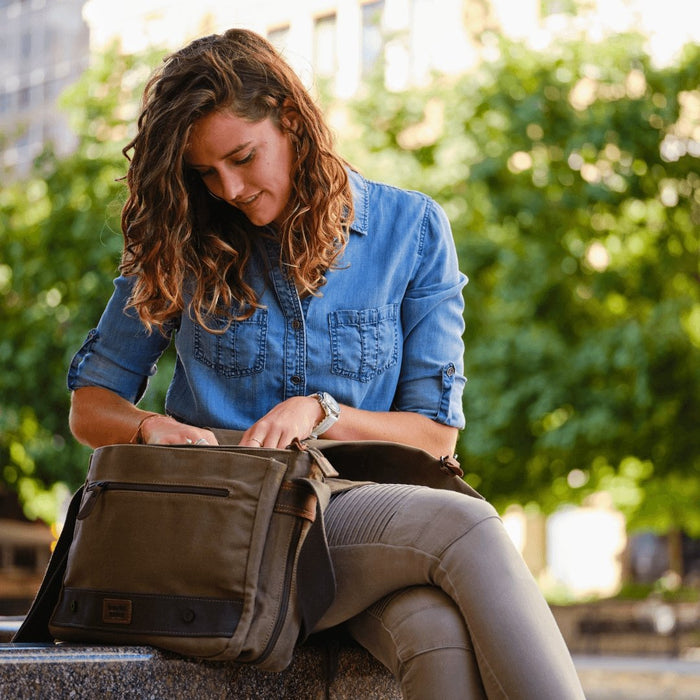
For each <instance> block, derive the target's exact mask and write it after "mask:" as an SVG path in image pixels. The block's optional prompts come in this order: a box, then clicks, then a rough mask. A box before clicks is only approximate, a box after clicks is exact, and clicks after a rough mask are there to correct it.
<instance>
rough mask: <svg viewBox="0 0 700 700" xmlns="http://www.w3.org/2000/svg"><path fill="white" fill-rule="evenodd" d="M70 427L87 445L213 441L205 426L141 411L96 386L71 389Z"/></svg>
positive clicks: (170, 443)
mask: <svg viewBox="0 0 700 700" xmlns="http://www.w3.org/2000/svg"><path fill="white" fill-rule="evenodd" d="M150 416H153V417H152V418H151V417H150ZM146 418H148V421H145V419H146ZM70 429H71V432H72V433H73V435H74V436H75V438H76V440H78V441H79V442H82V443H83V444H85V445H89V446H90V447H100V446H102V445H113V444H116V443H128V442H137V441H138V442H146V443H155V444H162V445H167V444H169V445H173V444H184V443H187V442H191V443H195V442H197V441H198V440H206V441H207V442H208V443H209V444H212V445H213V444H216V438H215V437H214V436H213V435H212V433H211V432H210V431H208V430H205V429H203V428H196V427H194V426H191V425H185V424H184V423H179V422H178V421H176V420H175V419H174V418H170V417H169V416H165V415H160V414H154V413H151V412H149V411H142V410H141V409H139V408H136V406H134V405H133V404H131V403H130V402H129V401H127V400H126V399H123V398H122V397H121V396H119V395H118V394H115V393H114V392H113V391H110V390H109V389H103V388H102V387H97V386H87V387H82V388H80V389H76V390H75V391H74V392H73V394H72V397H71V409H70Z"/></svg>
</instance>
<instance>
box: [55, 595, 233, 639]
mask: <svg viewBox="0 0 700 700" xmlns="http://www.w3.org/2000/svg"><path fill="white" fill-rule="evenodd" d="M242 608H243V603H242V602H241V601H236V600H223V599H216V598H193V597H189V596H168V595H152V594H143V593H123V592H117V591H94V590H90V589H85V588H66V589H64V590H63V593H62V595H61V599H60V600H59V602H58V605H57V606H56V609H55V611H54V614H53V616H52V618H51V624H52V625H55V626H57V627H71V628H79V629H84V630H96V631H97V630H99V631H101V632H116V633H120V634H125V635H129V634H154V635H155V634H157V635H163V636H175V637H179V636H182V637H230V636H232V635H233V632H234V631H235V629H236V626H237V625H238V621H239V619H240V617H241V610H242Z"/></svg>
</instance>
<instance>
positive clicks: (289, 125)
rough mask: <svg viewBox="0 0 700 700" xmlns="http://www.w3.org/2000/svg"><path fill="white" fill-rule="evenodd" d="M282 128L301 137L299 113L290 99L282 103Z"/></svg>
mask: <svg viewBox="0 0 700 700" xmlns="http://www.w3.org/2000/svg"><path fill="white" fill-rule="evenodd" d="M280 126H281V127H282V128H283V129H285V130H286V131H291V132H292V133H293V134H296V135H297V136H299V134H300V132H301V119H300V117H299V112H298V111H297V109H296V107H295V106H294V105H293V104H292V101H291V100H290V99H289V98H286V99H285V100H284V102H283V103H282V109H281V110H280Z"/></svg>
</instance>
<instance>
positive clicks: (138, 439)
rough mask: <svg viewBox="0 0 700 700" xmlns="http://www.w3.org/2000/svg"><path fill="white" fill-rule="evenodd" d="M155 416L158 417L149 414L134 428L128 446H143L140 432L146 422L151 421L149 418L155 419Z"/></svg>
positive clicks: (156, 414)
mask: <svg viewBox="0 0 700 700" xmlns="http://www.w3.org/2000/svg"><path fill="white" fill-rule="evenodd" d="M156 416H160V413H149V414H148V415H147V416H146V417H145V418H142V419H141V422H140V423H139V424H138V427H137V428H136V432H135V433H134V434H133V435H132V436H131V440H129V444H132V445H133V444H134V443H135V444H137V445H142V444H143V435H142V434H141V431H142V430H143V426H144V424H145V423H146V421H147V420H151V418H155V417H156Z"/></svg>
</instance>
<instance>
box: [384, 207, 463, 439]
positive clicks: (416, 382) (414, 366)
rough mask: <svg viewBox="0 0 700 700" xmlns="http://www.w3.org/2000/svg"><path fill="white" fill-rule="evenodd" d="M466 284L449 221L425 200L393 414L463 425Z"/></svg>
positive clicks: (404, 306)
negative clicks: (412, 415)
mask: <svg viewBox="0 0 700 700" xmlns="http://www.w3.org/2000/svg"><path fill="white" fill-rule="evenodd" d="M466 283H467V278H466V276H465V275H464V274H462V273H461V272H460V270H459V265H458V261H457V252H456V250H455V245H454V240H453V238H452V231H451V228H450V224H449V221H448V220H447V217H446V215H445V213H444V211H443V210H442V209H441V208H440V207H439V206H438V205H437V204H436V203H435V202H433V201H432V200H429V201H428V206H427V207H426V210H425V214H424V217H423V221H422V224H421V231H420V244H419V247H418V255H417V260H416V265H415V268H414V272H413V275H412V277H411V282H410V285H409V287H408V289H407V291H406V295H405V297H404V300H403V303H402V309H401V314H402V317H401V320H402V325H403V333H404V354H403V362H402V368H401V376H400V380H399V385H398V388H397V393H396V397H395V408H396V409H398V410H401V411H412V412H415V413H421V414H423V415H426V416H428V417H429V418H432V419H433V420H435V421H437V422H440V423H444V424H446V425H450V426H453V427H456V428H460V429H461V428H463V427H464V424H465V420H464V411H463V407H462V393H463V391H464V386H465V383H466V378H465V376H464V344H463V341H462V334H463V332H464V318H463V311H464V301H463V298H462V289H463V288H464V286H465V284H466Z"/></svg>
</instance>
